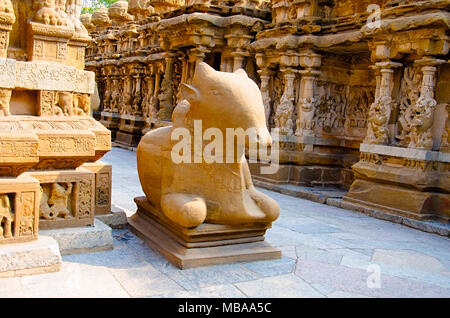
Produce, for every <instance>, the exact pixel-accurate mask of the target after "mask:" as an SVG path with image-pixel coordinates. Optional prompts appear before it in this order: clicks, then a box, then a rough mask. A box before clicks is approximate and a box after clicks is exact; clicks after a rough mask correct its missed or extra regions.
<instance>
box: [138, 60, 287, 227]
mask: <svg viewBox="0 0 450 318" xmlns="http://www.w3.org/2000/svg"><path fill="white" fill-rule="evenodd" d="M182 94H183V96H184V97H185V99H186V100H187V102H188V103H189V108H188V109H187V107H186V105H185V104H186V101H185V102H183V103H182V105H185V107H184V108H183V109H184V111H182V112H181V113H180V114H178V113H179V111H178V110H175V111H174V123H175V124H174V125H175V126H173V127H172V126H168V127H164V128H160V129H158V130H155V131H152V132H149V133H148V134H146V135H145V136H144V137H143V138H142V140H141V142H140V144H139V147H138V150H137V161H138V172H139V177H140V181H141V185H142V188H143V190H144V192H145V194H146V196H147V199H148V200H149V202H150V203H151V204H152V205H153V206H154V207H156V208H158V209H161V210H162V212H163V213H164V214H165V215H166V217H168V218H169V219H170V220H172V221H173V222H175V223H176V224H178V225H180V226H182V227H188V228H189V227H196V226H198V225H200V224H202V223H203V222H205V221H206V222H208V223H216V224H228V225H235V226H237V225H242V224H255V223H262V224H270V223H272V222H273V221H274V220H276V219H277V217H278V215H279V206H278V204H277V203H276V202H275V201H274V200H272V199H271V198H269V197H267V196H266V195H264V194H262V193H260V192H259V191H257V190H256V189H255V187H254V186H253V183H252V180H251V176H250V171H249V168H248V166H247V161H246V159H245V156H242V157H241V158H240V159H238V161H237V162H236V163H213V164H206V163H203V162H202V163H194V164H180V165H177V164H174V163H173V162H172V160H171V157H170V156H171V155H170V146H169V145H170V144H171V141H170V136H171V134H172V131H173V130H174V129H175V128H188V129H189V124H186V123H189V122H192V121H193V120H202V126H203V129H207V128H210V127H214V128H218V129H220V131H222V132H223V135H224V136H225V135H226V128H237V127H240V128H243V129H244V130H245V129H248V128H256V129H258V136H254V137H256V138H258V141H259V143H264V144H265V145H267V146H269V145H270V144H271V138H270V135H269V132H268V130H267V127H266V119H265V116H264V106H263V103H262V97H261V93H260V91H259V88H258V87H257V86H256V84H255V83H254V82H253V81H252V80H251V79H249V78H248V77H247V74H246V73H245V72H244V71H243V70H238V71H237V72H235V73H223V72H217V71H215V70H214V69H212V68H211V67H210V66H208V65H207V64H206V63H200V64H198V65H197V68H196V72H195V76H194V79H193V83H192V85H187V84H182ZM177 108H178V107H177ZM219 114H220V115H219ZM177 116H181V117H184V118H185V120H180V119H176V117H177ZM179 123H181V125H183V126H181V127H177V126H176V125H177V124H179ZM172 144H173V143H172ZM235 147H236V148H238V149H242V147H244V145H240V144H235ZM223 155H224V154H223Z"/></svg>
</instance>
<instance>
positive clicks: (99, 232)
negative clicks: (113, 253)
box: [39, 220, 114, 255]
mask: <svg viewBox="0 0 450 318" xmlns="http://www.w3.org/2000/svg"><path fill="white" fill-rule="evenodd" d="M39 235H43V236H48V237H52V238H53V239H54V240H55V241H56V242H57V243H58V246H59V251H60V252H61V255H68V254H79V253H92V252H100V251H106V250H112V249H113V247H114V241H113V237H112V230H111V228H110V227H109V226H107V225H105V224H104V223H102V222H101V221H99V220H95V221H94V226H84V227H73V228H64V229H53V230H41V231H39Z"/></svg>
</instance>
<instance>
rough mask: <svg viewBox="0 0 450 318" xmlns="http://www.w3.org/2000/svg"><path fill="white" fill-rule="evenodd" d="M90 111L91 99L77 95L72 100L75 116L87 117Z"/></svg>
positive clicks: (87, 96)
mask: <svg viewBox="0 0 450 318" xmlns="http://www.w3.org/2000/svg"><path fill="white" fill-rule="evenodd" d="M90 111H91V97H90V96H89V95H88V94H78V95H77V96H76V99H74V109H73V113H74V115H76V116H84V115H89V113H90Z"/></svg>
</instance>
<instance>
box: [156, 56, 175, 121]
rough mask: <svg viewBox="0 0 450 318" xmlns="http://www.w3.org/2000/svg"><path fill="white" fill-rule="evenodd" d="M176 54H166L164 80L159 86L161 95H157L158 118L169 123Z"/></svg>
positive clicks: (172, 106) (171, 109)
mask: <svg viewBox="0 0 450 318" xmlns="http://www.w3.org/2000/svg"><path fill="white" fill-rule="evenodd" d="M176 58H177V54H175V53H172V52H169V53H166V68H165V72H164V79H163V81H162V84H161V93H160V94H159V96H158V97H159V112H158V118H159V119H160V120H163V121H170V120H171V117H172V111H173V108H174V105H173V94H174V88H173V64H174V62H175V60H176Z"/></svg>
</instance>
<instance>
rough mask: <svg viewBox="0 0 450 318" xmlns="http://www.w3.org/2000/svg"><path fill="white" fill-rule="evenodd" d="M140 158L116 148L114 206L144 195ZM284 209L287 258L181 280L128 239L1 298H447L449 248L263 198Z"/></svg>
mask: <svg viewBox="0 0 450 318" xmlns="http://www.w3.org/2000/svg"><path fill="white" fill-rule="evenodd" d="M135 160H136V159H135V153H134V152H131V151H127V150H123V149H119V148H114V149H113V150H112V151H111V152H110V153H109V154H108V155H106V156H105V158H104V159H103V161H105V162H107V163H110V164H112V165H113V203H114V204H116V205H118V206H120V207H123V208H124V209H126V210H128V211H129V212H128V214H132V213H133V211H134V210H135V205H134V202H133V198H134V197H136V196H140V195H142V190H141V188H140V185H139V181H138V177H137V172H136V171H137V170H136V162H135ZM262 191H263V192H265V193H267V194H268V195H270V196H271V197H273V198H274V199H276V200H277V201H278V202H279V203H280V206H281V216H280V218H279V220H277V221H276V222H275V223H274V224H273V228H272V229H271V230H269V231H268V233H267V235H266V239H267V241H268V242H270V243H271V244H272V245H274V246H276V247H278V248H280V249H281V250H282V252H283V257H282V258H281V259H280V260H275V261H260V262H250V263H238V264H232V265H221V266H212V267H202V268H195V269H188V270H179V269H177V268H175V267H174V266H172V265H170V264H169V263H168V262H167V261H166V260H165V259H164V258H163V257H161V256H159V255H158V254H157V253H155V252H153V251H152V250H151V249H150V248H148V247H147V246H146V245H145V244H144V243H143V242H142V241H141V240H140V239H138V238H137V237H136V236H134V235H133V234H132V233H130V231H129V230H127V229H123V230H114V231H113V234H114V240H115V246H114V250H112V251H107V252H99V253H90V254H80V255H69V256H63V265H62V270H61V271H60V272H59V273H52V274H43V275H36V276H28V277H22V278H8V279H1V280H0V284H1V286H2V288H0V297H183V298H187V297H450V239H449V238H446V237H441V236H438V235H435V234H429V233H425V232H421V231H418V230H414V229H411V228H408V227H405V226H403V225H398V224H393V223H390V222H387V221H382V220H378V219H375V218H371V217H368V216H365V215H363V214H359V213H357V212H352V211H347V210H343V209H339V208H335V207H332V206H328V205H323V204H319V203H314V202H310V201H306V200H303V199H299V198H293V197H289V196H286V195H283V194H279V193H275V192H270V191H266V190H262Z"/></svg>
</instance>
